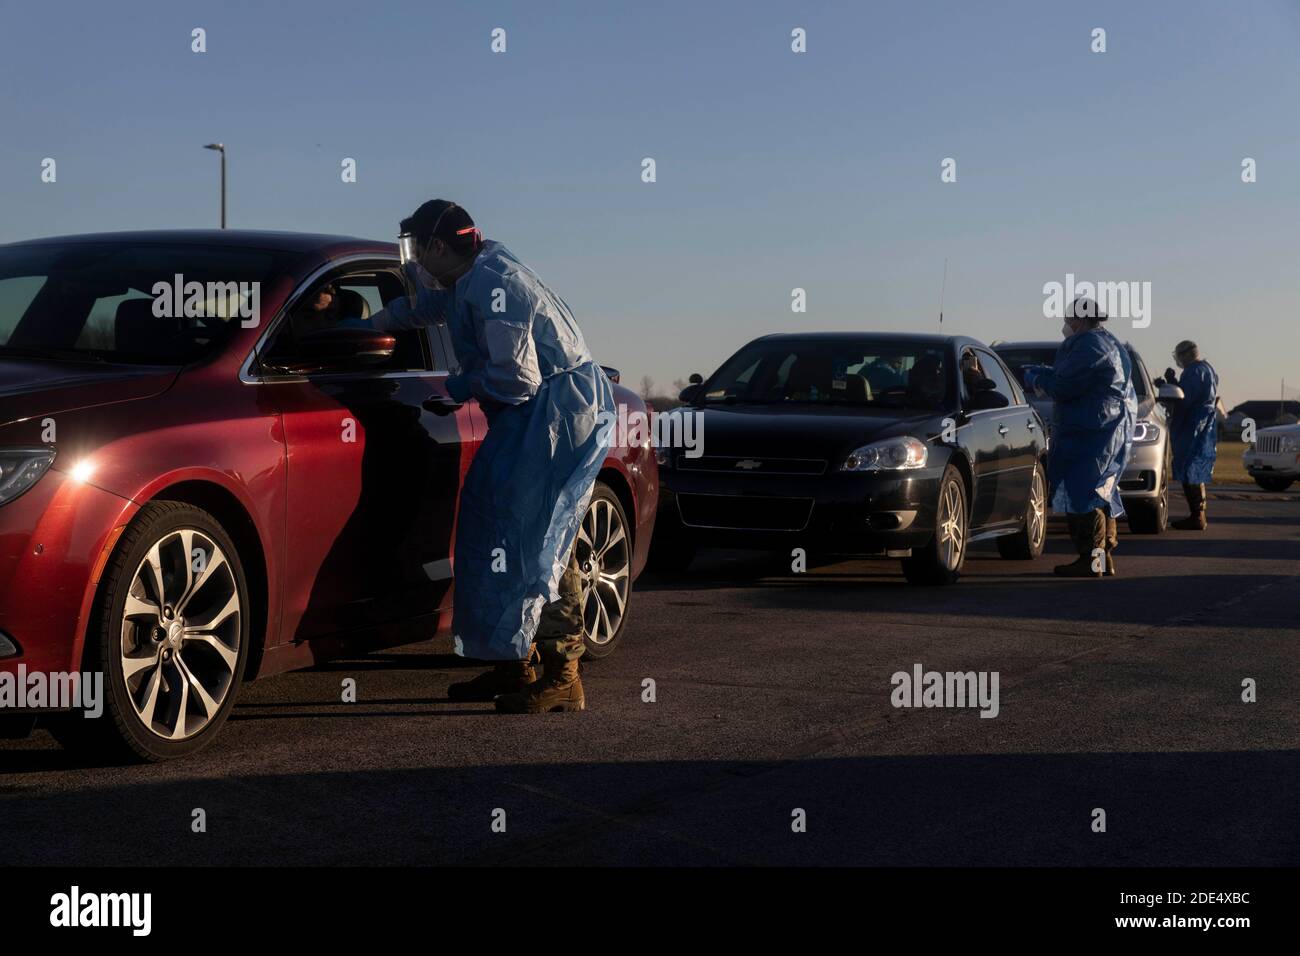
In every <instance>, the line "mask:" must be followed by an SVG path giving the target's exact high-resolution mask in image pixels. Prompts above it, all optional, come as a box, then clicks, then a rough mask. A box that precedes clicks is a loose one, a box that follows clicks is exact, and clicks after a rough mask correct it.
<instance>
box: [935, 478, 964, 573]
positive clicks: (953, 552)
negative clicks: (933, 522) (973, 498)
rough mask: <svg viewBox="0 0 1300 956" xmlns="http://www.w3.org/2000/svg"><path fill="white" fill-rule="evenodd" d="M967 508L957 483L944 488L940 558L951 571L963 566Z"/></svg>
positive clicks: (940, 503)
mask: <svg viewBox="0 0 1300 956" xmlns="http://www.w3.org/2000/svg"><path fill="white" fill-rule="evenodd" d="M965 510H966V509H965V506H964V505H963V504H962V498H961V488H960V487H959V486H958V484H957V483H956V482H955V481H950V482H948V484H946V485H945V486H944V489H943V495H942V496H941V497H940V498H939V521H938V530H939V558H940V560H942V561H943V566H944V567H945V568H947V569H948V570H949V571H955V570H956V569H957V567H958V565H960V564H961V557H962V549H963V548H964V547H965V545H966V521H965V517H966V516H965Z"/></svg>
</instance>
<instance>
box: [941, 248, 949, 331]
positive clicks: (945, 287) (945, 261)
mask: <svg viewBox="0 0 1300 956" xmlns="http://www.w3.org/2000/svg"><path fill="white" fill-rule="evenodd" d="M947 291H948V257H947V256H944V257H943V284H942V285H941V286H939V324H940V325H943V296H944V293H945V292H947Z"/></svg>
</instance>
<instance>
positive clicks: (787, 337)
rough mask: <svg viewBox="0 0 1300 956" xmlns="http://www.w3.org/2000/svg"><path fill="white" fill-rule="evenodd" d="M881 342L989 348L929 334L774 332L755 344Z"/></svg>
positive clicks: (966, 339) (963, 337) (957, 337)
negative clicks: (965, 345) (956, 344)
mask: <svg viewBox="0 0 1300 956" xmlns="http://www.w3.org/2000/svg"><path fill="white" fill-rule="evenodd" d="M849 339H851V340H853V341H855V342H860V341H864V340H865V341H880V342H916V343H919V344H921V345H947V344H949V343H962V344H969V345H978V346H981V347H983V348H987V346H985V345H984V343H983V342H980V341H979V340H977V339H972V338H971V337H970V336H966V335H936V334H934V333H927V332H853V331H844V332H773V333H771V334H770V335H760V336H759V337H758V338H756V339H754V342H780V341H791V342H794V341H810V340H811V341H814V342H817V341H823V342H834V341H837V340H839V341H845V340H849Z"/></svg>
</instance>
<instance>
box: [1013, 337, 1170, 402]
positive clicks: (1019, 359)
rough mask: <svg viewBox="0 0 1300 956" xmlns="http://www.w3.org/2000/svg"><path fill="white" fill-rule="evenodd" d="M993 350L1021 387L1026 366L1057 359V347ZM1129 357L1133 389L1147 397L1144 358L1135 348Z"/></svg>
mask: <svg viewBox="0 0 1300 956" xmlns="http://www.w3.org/2000/svg"><path fill="white" fill-rule="evenodd" d="M993 351H995V352H997V353H998V357H999V358H1000V359H1002V361H1004V362H1006V364H1007V368H1009V369H1011V372H1012V374H1013V375H1015V377H1016V381H1018V382H1019V383H1020V385H1021V387H1022V388H1023V387H1024V384H1025V367H1026V366H1028V365H1051V364H1052V363H1054V362H1055V361H1056V347H1055V346H1052V347H1048V348H1045V347H1041V346H1035V347H1033V348H995V349H994V350H993ZM1128 354H1129V359H1130V360H1131V361H1132V364H1133V391H1134V392H1136V393H1137V397H1138V398H1139V399H1143V398H1146V394H1147V377H1146V376H1145V375H1143V374H1142V368H1143V366H1142V360H1141V359H1139V358H1138V356H1137V353H1136V352H1134V351H1133V349H1131V348H1130V349H1129V350H1128Z"/></svg>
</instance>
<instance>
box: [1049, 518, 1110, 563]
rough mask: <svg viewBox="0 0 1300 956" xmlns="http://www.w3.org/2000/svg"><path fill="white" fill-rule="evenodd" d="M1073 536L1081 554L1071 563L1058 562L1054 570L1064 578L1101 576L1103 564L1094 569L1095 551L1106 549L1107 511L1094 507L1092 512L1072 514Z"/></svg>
mask: <svg viewBox="0 0 1300 956" xmlns="http://www.w3.org/2000/svg"><path fill="white" fill-rule="evenodd" d="M1069 523H1070V531H1071V538H1073V540H1074V547H1075V550H1076V551H1078V553H1079V556H1078V557H1077V558H1075V559H1074V560H1073V561H1071V562H1070V563H1069V564H1058V565H1057V566H1056V567H1055V568H1054V569H1053V570H1054V571H1055V573H1056V574H1057V575H1058V576H1060V577H1063V578H1099V577H1101V576H1102V574H1103V573H1104V570H1103V569H1104V567H1105V565H1104V564H1102V565H1100V566H1098V567H1096V569H1095V570H1094V565H1093V562H1094V561H1095V560H1096V559H1095V558H1094V557H1093V552H1095V551H1101V552H1102V553H1103V554H1105V551H1106V513H1105V512H1104V511H1102V510H1101V509H1100V508H1094V509H1093V511H1092V513H1091V514H1085V515H1070V517H1069Z"/></svg>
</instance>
